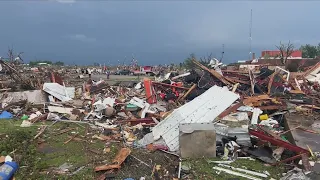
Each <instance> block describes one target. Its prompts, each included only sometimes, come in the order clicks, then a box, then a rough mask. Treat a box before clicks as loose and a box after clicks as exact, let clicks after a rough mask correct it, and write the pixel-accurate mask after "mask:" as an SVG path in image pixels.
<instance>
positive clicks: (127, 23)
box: [0, 0, 320, 64]
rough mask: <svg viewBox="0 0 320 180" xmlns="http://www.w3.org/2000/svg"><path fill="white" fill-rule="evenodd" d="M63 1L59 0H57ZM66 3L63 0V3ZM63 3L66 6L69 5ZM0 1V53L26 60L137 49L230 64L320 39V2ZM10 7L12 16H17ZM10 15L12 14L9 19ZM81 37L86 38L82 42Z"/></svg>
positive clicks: (155, 55)
mask: <svg viewBox="0 0 320 180" xmlns="http://www.w3.org/2000/svg"><path fill="white" fill-rule="evenodd" d="M60 1H61V0H60ZM62 1H63V0H62ZM62 3H69V4H70V5H65V4H62ZM62 3H57V0H49V1H46V2H38V1H31V2H24V1H0V21H1V22H2V24H3V26H4V27H6V28H2V31H1V33H0V39H1V42H0V56H3V55H5V54H6V50H7V48H8V46H14V47H15V49H17V51H23V52H25V53H24V56H25V58H24V59H26V60H28V59H30V60H32V59H33V58H34V57H37V58H38V59H40V58H42V59H51V60H55V59H58V60H62V61H66V63H68V62H74V61H73V60H74V59H77V63H83V64H86V63H91V60H89V59H90V58H94V59H95V61H101V63H103V62H108V61H110V62H112V63H113V64H116V62H117V61H118V60H119V59H120V60H122V59H124V56H127V57H131V55H132V54H134V55H135V58H136V59H138V60H139V62H141V63H142V64H159V63H160V62H161V63H167V64H168V63H171V62H181V61H183V60H184V59H185V58H186V57H187V56H188V55H189V54H190V53H195V54H196V55H198V56H205V55H207V54H210V53H211V52H212V54H213V55H215V56H217V57H220V55H221V51H222V44H225V55H224V57H225V61H224V62H232V61H235V60H238V59H246V58H248V53H249V20H250V9H253V26H252V48H253V52H256V54H260V52H261V50H265V49H275V45H277V44H279V42H280V41H282V42H288V41H289V40H291V42H293V43H294V44H295V46H296V47H297V48H298V47H299V45H300V44H301V45H302V44H306V43H309V44H318V43H319V40H318V39H316V38H315V37H318V32H319V31H320V25H319V23H316V20H314V18H316V17H318V15H320V12H319V11H318V7H319V5H320V2H319V1H303V2H302V1H290V2H288V1H281V2H279V1H268V2H267V1H259V2H254V1H248V2H246V1H197V2H195V1H74V0H72V1H70V0H65V1H64V2H62ZM12 9H14V10H15V13H12ZM8 14H10V16H8ZM79 42H83V43H79Z"/></svg>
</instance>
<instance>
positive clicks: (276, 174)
mask: <svg viewBox="0 0 320 180" xmlns="http://www.w3.org/2000/svg"><path fill="white" fill-rule="evenodd" d="M208 160H211V161H222V159H220V158H211V159H205V158H202V159H193V160H190V159H188V160H185V161H184V162H183V163H186V164H189V166H191V172H192V173H193V175H194V177H195V179H198V180H210V179H215V180H226V179H229V178H237V179H241V180H242V179H243V180H245V179H246V178H242V177H239V176H233V175H230V174H227V173H224V172H218V171H216V170H214V169H212V168H213V167H214V166H217V167H219V166H218V165H217V164H215V163H208ZM230 166H233V167H237V168H243V169H247V170H252V171H256V172H260V173H263V172H264V171H268V172H269V173H270V174H271V176H270V177H269V178H268V179H270V178H271V177H272V178H274V179H279V178H280V177H281V173H282V172H283V168H282V167H279V166H278V167H272V166H266V165H264V163H263V162H261V161H258V160H248V159H237V160H236V161H234V162H233V163H231V164H230ZM233 171H234V170H233ZM251 176H252V175H251Z"/></svg>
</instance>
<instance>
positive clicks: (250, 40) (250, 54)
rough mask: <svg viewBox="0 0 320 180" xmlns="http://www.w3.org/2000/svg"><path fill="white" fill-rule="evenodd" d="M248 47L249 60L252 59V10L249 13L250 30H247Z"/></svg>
mask: <svg viewBox="0 0 320 180" xmlns="http://www.w3.org/2000/svg"><path fill="white" fill-rule="evenodd" d="M249 46H250V50H249V59H252V58H251V56H252V9H251V12H250V29H249Z"/></svg>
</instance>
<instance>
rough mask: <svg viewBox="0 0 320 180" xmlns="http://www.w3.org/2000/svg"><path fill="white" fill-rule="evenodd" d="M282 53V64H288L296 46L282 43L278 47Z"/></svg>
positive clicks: (280, 55)
mask: <svg viewBox="0 0 320 180" xmlns="http://www.w3.org/2000/svg"><path fill="white" fill-rule="evenodd" d="M276 47H277V49H278V50H279V51H280V54H279V57H280V59H281V60H282V64H284V65H285V64H286V62H287V59H288V57H290V56H291V55H292V53H293V51H294V45H293V44H292V43H290V41H289V42H288V44H282V43H281V41H280V45H279V46H276Z"/></svg>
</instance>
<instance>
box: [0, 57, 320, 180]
mask: <svg viewBox="0 0 320 180" xmlns="http://www.w3.org/2000/svg"><path fill="white" fill-rule="evenodd" d="M193 62H194V63H195V64H196V65H197V68H196V69H193V70H191V71H189V72H186V73H184V74H176V73H173V72H172V73H170V72H169V73H168V74H162V75H158V76H156V77H155V79H154V80H152V79H151V78H144V79H143V80H142V81H140V82H137V83H131V84H130V83H129V84H128V83H118V84H115V85H111V84H109V83H108V82H106V81H104V80H99V81H94V80H93V79H91V78H90V79H83V78H80V77H78V78H69V79H68V78H67V76H71V74H72V73H75V72H72V73H71V72H70V71H69V72H64V73H53V72H54V71H52V73H41V72H32V73H24V75H21V73H19V71H17V70H16V68H15V67H13V66H11V65H10V64H8V63H6V62H1V64H2V67H3V68H6V69H7V74H6V75H2V78H3V79H5V78H7V81H10V82H11V83H13V82H14V83H19V84H22V85H23V87H24V88H25V90H24V91H15V92H12V91H10V90H11V89H10V88H9V86H8V87H4V86H5V85H4V84H5V83H4V81H1V82H2V90H1V97H0V100H1V107H0V108H1V109H0V110H1V114H0V119H21V120H23V121H22V124H21V127H30V126H33V124H35V123H37V122H50V123H51V122H52V124H55V123H59V122H67V123H76V124H79V125H81V124H88V125H90V128H92V129H94V130H95V131H94V132H95V134H92V133H91V134H90V133H88V136H89V135H90V137H78V135H77V134H74V135H73V136H71V137H70V139H68V140H67V141H66V142H65V143H69V142H70V141H81V140H82V139H85V138H91V139H99V140H101V141H104V142H116V143H119V144H122V145H121V146H122V149H121V150H120V151H119V152H118V154H117V155H116V156H115V157H114V159H113V160H112V162H106V163H104V164H101V165H99V166H96V167H94V171H96V172H101V171H103V174H100V175H101V176H100V179H105V178H106V177H107V176H108V174H109V173H111V172H112V173H113V172H117V171H118V170H120V169H121V168H122V167H123V166H125V165H126V164H125V163H124V162H125V160H126V158H127V157H129V156H130V157H132V158H134V159H136V160H137V161H139V162H140V163H142V164H144V165H145V166H147V167H151V168H153V170H152V174H153V175H154V176H156V175H155V174H157V173H156V171H157V169H160V167H156V166H155V167H152V165H150V164H149V163H148V162H144V161H142V160H140V159H139V158H137V157H135V156H133V155H130V154H131V151H132V150H133V149H143V150H146V151H151V152H154V151H161V152H163V153H168V154H173V155H175V156H177V157H179V158H177V161H178V166H177V171H175V172H173V173H172V174H171V175H168V177H169V176H170V177H172V178H181V179H188V178H190V177H189V174H188V172H186V169H188V167H185V166H183V165H182V163H181V162H182V161H183V159H189V158H191V159H193V158H203V157H205V158H208V159H209V158H215V157H219V158H221V160H219V161H210V162H209V161H208V163H210V164H211V165H212V168H213V169H212V171H216V172H223V173H226V174H230V175H233V176H238V177H243V178H247V179H265V178H269V179H270V178H271V177H272V175H270V174H269V173H268V172H256V171H252V170H249V169H244V168H237V167H233V166H231V165H230V163H231V162H235V161H237V160H238V159H241V158H248V157H251V158H254V159H256V160H259V161H262V162H263V163H265V164H268V165H270V166H279V165H282V166H284V167H285V168H286V169H287V172H288V173H287V174H284V176H283V179H290V178H291V179H292V178H295V177H298V176H299V177H303V179H308V178H310V177H309V174H312V172H317V171H318V170H317V169H318V168H319V163H318V160H317V159H318V153H317V152H318V151H320V147H319V146H318V144H317V143H316V141H317V138H318V134H319V130H320V126H319V124H320V123H319V122H318V121H317V117H319V112H318V111H319V110H320V97H319V90H320V86H319V80H320V77H319V74H318V72H319V70H320V69H319V68H320V64H317V65H316V66H314V67H312V68H310V69H309V70H307V71H305V72H303V73H300V74H297V73H296V74H293V73H290V72H289V71H287V70H285V69H282V68H279V67H277V68H276V69H275V70H269V69H267V68H263V67H261V68H260V69H259V71H253V70H243V71H230V70H224V69H223V68H221V64H217V63H215V61H212V62H210V65H209V66H205V65H202V64H200V63H199V62H197V61H196V60H193ZM210 66H211V67H210ZM35 73H38V74H37V75H34V74H35ZM27 74H28V75H27ZM59 74H64V76H65V77H62V76H61V75H59ZM31 76H34V78H31ZM72 76H73V77H77V76H78V75H75V74H73V75H72ZM8 77H11V78H10V79H9V78H8ZM64 79H66V80H64ZM11 83H9V84H11ZM306 119H308V121H307V120H306ZM49 126H50V125H49ZM47 127H48V126H43V127H41V128H39V132H38V134H37V135H36V136H35V137H34V139H38V138H39V139H40V138H41V136H43V134H45V132H46V128H47ZM71 130H72V129H65V130H64V131H61V132H59V133H66V132H68V131H71ZM104 151H105V152H108V151H110V148H108V147H106V148H105V149H104ZM299 161H300V162H299ZM60 171H61V170H60Z"/></svg>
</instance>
